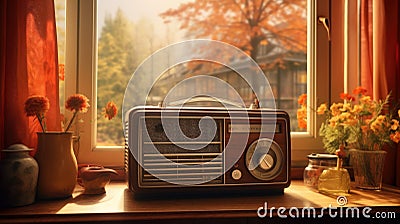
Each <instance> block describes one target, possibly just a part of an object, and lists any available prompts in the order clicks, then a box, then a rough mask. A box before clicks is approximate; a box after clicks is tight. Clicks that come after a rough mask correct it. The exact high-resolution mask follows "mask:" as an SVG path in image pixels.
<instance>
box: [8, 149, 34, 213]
mask: <svg viewBox="0 0 400 224" xmlns="http://www.w3.org/2000/svg"><path fill="white" fill-rule="evenodd" d="M31 150H32V149H29V148H28V147H26V146H25V145H22V144H15V145H12V146H10V147H8V148H7V149H5V150H2V152H3V153H4V156H5V157H4V158H3V159H2V160H0V198H1V200H0V205H1V206H2V207H16V206H23V205H29V204H32V203H33V202H34V201H35V196H36V184H37V178H38V170H39V168H38V164H37V163H36V160H35V159H33V158H32V157H31V156H30V155H29V152H30V151H31Z"/></svg>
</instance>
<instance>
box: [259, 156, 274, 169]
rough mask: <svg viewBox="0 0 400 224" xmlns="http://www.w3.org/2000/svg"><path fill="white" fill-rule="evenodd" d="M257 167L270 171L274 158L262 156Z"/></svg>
mask: <svg viewBox="0 0 400 224" xmlns="http://www.w3.org/2000/svg"><path fill="white" fill-rule="evenodd" d="M259 166H260V168H261V169H263V170H269V169H271V168H272V167H273V166H274V158H273V157H272V156H271V155H270V154H264V156H263V157H262V160H261V161H260V165H259Z"/></svg>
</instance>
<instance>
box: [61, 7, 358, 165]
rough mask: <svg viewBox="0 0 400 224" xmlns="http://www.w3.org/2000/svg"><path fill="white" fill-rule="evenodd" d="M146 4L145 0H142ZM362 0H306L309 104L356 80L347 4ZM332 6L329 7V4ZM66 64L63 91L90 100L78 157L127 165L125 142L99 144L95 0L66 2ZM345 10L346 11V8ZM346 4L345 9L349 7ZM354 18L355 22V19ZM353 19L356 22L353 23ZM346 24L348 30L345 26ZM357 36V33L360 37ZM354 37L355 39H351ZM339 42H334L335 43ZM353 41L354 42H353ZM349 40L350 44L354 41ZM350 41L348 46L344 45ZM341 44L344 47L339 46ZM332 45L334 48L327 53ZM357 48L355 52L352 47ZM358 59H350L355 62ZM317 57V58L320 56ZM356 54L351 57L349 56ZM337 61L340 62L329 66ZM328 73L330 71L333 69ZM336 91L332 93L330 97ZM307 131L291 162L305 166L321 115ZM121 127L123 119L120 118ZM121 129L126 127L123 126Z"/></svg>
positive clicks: (295, 141)
mask: <svg viewBox="0 0 400 224" xmlns="http://www.w3.org/2000/svg"><path fill="white" fill-rule="evenodd" d="M143 4H145V3H143ZM358 5H359V4H358V1H349V0H340V1H334V2H333V3H332V2H331V1H330V0H309V1H308V8H309V9H311V10H308V17H310V18H313V19H309V20H308V27H309V29H308V43H314V42H315V43H316V44H315V45H314V44H308V48H309V49H308V56H307V57H308V59H307V60H308V67H307V70H308V72H309V73H310V75H308V80H307V81H308V82H309V83H311V84H309V86H308V89H307V91H308V92H307V94H308V96H309V97H308V108H314V109H316V108H317V107H318V105H319V104H321V103H324V102H328V103H329V102H331V100H337V98H335V97H334V96H336V95H337V93H338V92H343V91H346V92H347V90H348V89H352V88H353V87H355V86H356V85H357V81H355V80H356V79H357V77H358V66H357V63H358V61H359V55H358V53H357V52H359V46H358V42H357V40H355V38H356V37H358V36H359V34H358V33H359V31H358V30H359V29H358V25H357V24H358V21H359V20H358V18H359V17H358V14H356V15H354V13H351V12H350V11H351V10H349V9H352V10H353V9H354V7H356V8H357V7H359V6H358ZM330 6H331V7H330ZM66 9H67V21H66V24H67V25H66V33H67V39H66V45H67V47H66V64H65V68H66V69H65V71H66V76H65V82H66V83H65V89H66V90H65V91H66V92H65V95H66V96H69V95H71V94H73V93H82V94H85V95H86V96H88V97H89V98H90V100H91V109H90V110H89V111H88V113H86V114H82V115H80V116H81V117H80V118H81V119H83V120H84V122H83V123H80V124H79V125H78V127H79V133H80V150H79V155H78V161H79V163H95V164H101V165H104V166H123V162H124V150H123V149H124V147H119V146H115V147H110V146H97V145H96V125H97V124H96V117H97V111H96V108H97V106H96V63H95V62H96V61H97V58H96V57H97V49H96V45H97V43H96V40H97V36H96V35H97V30H96V27H97V22H96V5H95V0H68V1H67V3H66ZM343 10H344V11H345V12H346V13H345V14H343ZM346 10H347V11H346ZM319 16H324V17H328V18H330V23H331V24H330V25H331V42H329V41H328V38H327V31H326V30H325V28H324V27H323V26H322V25H321V24H318V23H317V21H318V17H319ZM354 20H355V21H356V22H354ZM354 24H355V25H354ZM344 30H347V31H348V32H344ZM356 39H357V38H356ZM350 42H351V43H352V44H350ZM333 43H335V46H333V45H334V44H333ZM354 43H355V44H354ZM350 46H351V47H350ZM345 47H348V48H347V49H344V48H345ZM338 49H340V50H338ZM329 50H331V52H332V53H331V54H329ZM354 52H356V53H354ZM354 57H355V58H356V59H355V61H356V64H355V65H354V63H349V62H354ZM317 59H318V60H317ZM350 59H352V60H350ZM329 60H330V61H331V64H333V63H338V64H340V66H342V67H340V66H329ZM350 73H351V74H352V75H349V74H350ZM329 74H330V75H329ZM331 96H332V97H331ZM308 117H309V118H310V119H309V121H308V130H307V131H306V132H293V133H291V140H292V166H304V165H305V164H306V161H307V158H306V156H307V155H308V154H310V153H315V152H317V153H318V152H319V153H321V152H324V149H323V147H322V143H321V139H320V137H319V136H318V131H319V127H320V125H321V122H322V119H323V118H321V117H317V115H316V113H311V110H309V115H308ZM121 129H122V124H121ZM121 131H122V130H121Z"/></svg>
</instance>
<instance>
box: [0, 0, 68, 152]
mask: <svg viewBox="0 0 400 224" xmlns="http://www.w3.org/2000/svg"><path fill="white" fill-rule="evenodd" d="M54 13H55V12H54V2H53V0H24V1H15V0H1V9H0V18H1V19H0V20H1V22H0V23H1V24H0V29H1V32H0V45H1V60H0V89H1V90H0V99H1V102H0V141H1V142H0V147H1V148H2V149H4V148H6V147H8V146H9V145H11V144H15V143H22V144H25V145H27V146H28V147H31V148H35V147H36V144H37V136H36V132H38V131H40V130H41V129H40V126H39V124H38V122H37V121H36V120H35V119H34V118H33V117H30V118H28V117H26V115H25V113H24V102H25V100H26V99H27V97H28V96H31V95H44V96H47V97H48V98H49V100H50V110H49V112H48V113H47V116H46V117H47V127H48V130H51V131H60V130H61V123H60V121H61V118H60V109H59V98H58V96H59V92H58V58H57V38H56V26H55V14H54Z"/></svg>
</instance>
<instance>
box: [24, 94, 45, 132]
mask: <svg viewBox="0 0 400 224" xmlns="http://www.w3.org/2000/svg"><path fill="white" fill-rule="evenodd" d="M49 109H50V103H49V99H48V98H47V97H45V96H39V95H34V96H30V97H29V98H28V99H27V100H26V101H25V107H24V110H25V113H26V116H28V117H31V116H36V118H37V119H38V121H39V124H40V127H41V128H42V131H43V132H46V122H45V120H44V118H45V114H46V113H47V111H49Z"/></svg>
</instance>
